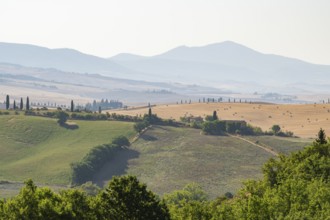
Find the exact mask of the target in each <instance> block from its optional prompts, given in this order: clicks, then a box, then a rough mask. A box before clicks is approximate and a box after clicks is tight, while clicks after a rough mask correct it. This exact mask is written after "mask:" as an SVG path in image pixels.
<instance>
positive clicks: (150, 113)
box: [148, 108, 152, 118]
mask: <svg viewBox="0 0 330 220" xmlns="http://www.w3.org/2000/svg"><path fill="white" fill-rule="evenodd" d="M151 115H152V112H151V108H149V111H148V116H149V118H151Z"/></svg>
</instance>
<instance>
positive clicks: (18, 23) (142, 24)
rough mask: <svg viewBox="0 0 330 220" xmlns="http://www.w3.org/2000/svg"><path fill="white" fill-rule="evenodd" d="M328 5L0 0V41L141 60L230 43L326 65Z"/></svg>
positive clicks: (269, 0)
mask: <svg viewBox="0 0 330 220" xmlns="http://www.w3.org/2000/svg"><path fill="white" fill-rule="evenodd" d="M329 12H330V1H329V0H1V1H0V42H10V43H26V44H34V45H39V46H44V47H48V48H72V49H76V50H79V51H81V52H83V53H88V54H92V55H96V56H100V57H111V56H114V55H116V54H118V53H134V54H140V55H145V56H151V55H155V54H160V53H162V52H165V51H167V50H170V49H172V48H174V47H177V46H181V45H186V46H203V45H207V44H211V43H216V42H222V41H227V40H230V41H234V42H237V43H240V44H243V45H245V46H247V47H250V48H252V49H255V50H257V51H260V52H263V53H268V54H278V55H283V56H287V57H293V58H298V59H302V60H305V61H308V62H312V63H317V64H327V65H330V13H329Z"/></svg>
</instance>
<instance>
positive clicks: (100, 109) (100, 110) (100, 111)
mask: <svg viewBox="0 0 330 220" xmlns="http://www.w3.org/2000/svg"><path fill="white" fill-rule="evenodd" d="M101 113H102V108H101V106H99V114H101Z"/></svg>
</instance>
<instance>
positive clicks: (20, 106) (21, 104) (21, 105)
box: [19, 97, 23, 110]
mask: <svg viewBox="0 0 330 220" xmlns="http://www.w3.org/2000/svg"><path fill="white" fill-rule="evenodd" d="M19 109H20V110H23V98H22V97H21V103H20V104H19Z"/></svg>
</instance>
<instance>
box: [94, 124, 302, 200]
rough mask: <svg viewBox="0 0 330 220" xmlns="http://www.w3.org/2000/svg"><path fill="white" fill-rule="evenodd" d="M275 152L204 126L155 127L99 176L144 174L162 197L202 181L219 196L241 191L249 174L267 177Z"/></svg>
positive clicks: (144, 179) (285, 142)
mask: <svg viewBox="0 0 330 220" xmlns="http://www.w3.org/2000/svg"><path fill="white" fill-rule="evenodd" d="M267 138H269V140H270V141H269V143H268V144H274V143H278V142H276V141H277V139H274V137H267ZM272 139H274V140H273V141H272ZM282 141H283V142H281V144H283V146H284V145H289V147H288V148H289V149H287V151H290V149H293V150H296V149H299V148H301V147H302V146H304V145H305V143H303V144H302V143H297V142H295V141H296V140H295V141H294V142H292V141H291V139H284V140H282ZM271 156H272V155H270V154H269V153H267V152H265V151H263V150H261V149H260V148H257V147H255V146H253V145H251V144H249V143H247V142H245V141H241V140H238V139H236V138H232V137H228V136H206V135H201V134H200V130H195V129H189V128H173V127H163V126H154V127H153V128H151V129H150V130H148V131H147V132H146V133H145V134H144V135H142V136H141V138H140V139H139V140H138V141H137V142H135V143H134V144H133V145H132V146H131V147H130V148H129V149H127V150H125V151H122V152H120V153H118V155H117V157H116V158H115V161H112V162H111V163H109V164H107V165H106V166H105V167H104V168H103V170H102V171H101V172H100V173H98V174H97V175H96V177H95V180H96V181H97V182H99V183H102V181H106V180H109V179H110V178H111V176H112V175H120V174H124V173H128V174H132V175H136V176H138V178H139V179H140V180H141V181H142V182H145V183H147V185H148V187H150V189H152V190H153V191H155V192H157V193H159V194H160V195H161V194H163V193H166V192H171V191H172V190H175V189H180V188H182V187H183V186H184V185H185V184H187V183H190V182H197V183H199V184H201V185H202V187H203V188H204V189H205V190H206V191H207V192H208V193H209V195H210V196H211V197H215V196H217V195H221V194H223V193H225V192H227V191H230V192H235V191H236V190H237V189H238V188H239V187H240V186H241V183H242V181H244V180H246V179H248V178H254V179H255V178H259V177H261V166H262V164H263V163H265V162H266V161H267V160H268V159H269V158H270V157H271ZM115 164H116V166H115ZM103 183H104V182H103Z"/></svg>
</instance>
